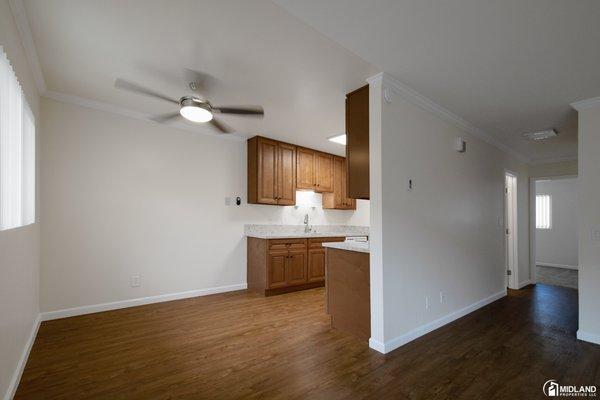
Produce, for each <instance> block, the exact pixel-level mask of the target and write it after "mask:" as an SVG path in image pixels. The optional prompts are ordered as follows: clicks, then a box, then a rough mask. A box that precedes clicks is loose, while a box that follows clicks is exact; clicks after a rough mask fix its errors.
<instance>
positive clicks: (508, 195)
mask: <svg viewBox="0 0 600 400" xmlns="http://www.w3.org/2000/svg"><path fill="white" fill-rule="evenodd" d="M504 201H505V202H504V210H505V226H504V237H505V249H506V286H507V287H510V288H512V289H517V288H518V271H517V267H518V249H517V246H518V243H517V178H516V176H513V175H511V174H508V173H507V174H506V181H505V189H504Z"/></svg>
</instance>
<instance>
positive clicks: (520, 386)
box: [15, 285, 600, 400]
mask: <svg viewBox="0 0 600 400" xmlns="http://www.w3.org/2000/svg"><path fill="white" fill-rule="evenodd" d="M323 309H324V291H323V289H322V288H320V289H312V290H308V291H304V292H296V293H290V294H285V295H281V296H274V297H268V298H265V297H260V296H257V295H253V294H248V293H246V292H233V293H226V294H219V295H214V296H207V297H198V298H194V299H186V300H179V301H173V302H168V303H160V304H153V305H147V306H142V307H135V308H129V309H123V310H117V311H110V312H104V313H98V314H91V315H86V316H80V317H73V318H67V319H62V320H55V321H48V322H44V323H42V325H41V327H40V330H39V333H38V336H37V338H36V341H35V344H34V346H33V350H32V352H31V355H30V358H29V361H28V363H27V367H26V369H25V372H24V374H23V378H22V379H21V384H20V386H19V388H18V391H17V394H16V396H15V398H16V399H70V400H73V399H537V398H540V399H543V398H545V396H544V395H543V394H542V389H541V388H542V385H543V383H544V382H545V381H546V380H548V379H557V380H558V381H559V382H560V383H562V384H573V385H583V384H585V385H591V384H595V385H600V346H597V345H593V344H589V343H585V342H581V341H577V340H576V339H575V333H576V330H577V291H575V290H573V289H568V288H562V287H555V286H545V285H537V286H531V287H528V288H526V289H522V290H520V291H510V292H509V295H508V296H507V297H506V298H503V299H501V300H498V301H496V302H495V303H492V304H490V305H488V306H487V307H485V308H482V309H480V310H478V311H476V312H474V313H472V314H470V315H468V316H466V317H464V318H461V319H460V320H457V321H455V322H454V323H452V324H450V325H447V326H445V327H443V328H441V329H439V330H437V331H434V332H432V333H431V334H429V335H426V336H424V337H422V338H420V339H418V340H416V341H414V342H412V343H409V344H407V345H406V346H403V347H401V348H400V349H398V350H396V351H394V352H392V353H390V354H387V355H381V354H379V353H377V352H375V351H373V350H370V349H369V348H368V346H367V344H366V343H365V342H361V341H358V340H356V339H354V338H353V337H351V336H349V335H346V334H343V333H341V332H338V331H335V330H332V329H330V327H329V319H328V317H327V315H326V314H325V313H324V312H323Z"/></svg>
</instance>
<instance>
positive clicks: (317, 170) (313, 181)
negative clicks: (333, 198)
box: [296, 147, 333, 193]
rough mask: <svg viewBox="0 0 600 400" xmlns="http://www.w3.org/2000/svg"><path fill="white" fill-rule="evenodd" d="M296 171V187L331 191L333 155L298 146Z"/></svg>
mask: <svg viewBox="0 0 600 400" xmlns="http://www.w3.org/2000/svg"><path fill="white" fill-rule="evenodd" d="M296 171H297V172H296V173H297V175H296V177H297V180H296V187H297V188H298V189H304V190H314V191H315V192H320V193H326V192H331V191H333V155H331V154H327V153H321V152H319V151H316V150H311V149H306V148H302V147H299V148H298V152H297V162H296Z"/></svg>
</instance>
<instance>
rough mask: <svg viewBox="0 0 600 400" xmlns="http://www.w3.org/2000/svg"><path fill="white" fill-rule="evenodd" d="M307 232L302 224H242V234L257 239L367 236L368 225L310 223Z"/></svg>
mask: <svg viewBox="0 0 600 400" xmlns="http://www.w3.org/2000/svg"><path fill="white" fill-rule="evenodd" d="M310 228H311V230H310V231H309V232H306V231H305V226H304V225H244V234H245V235H246V236H248V237H254V238H259V239H288V238H289V239H292V238H293V239H295V238H319V237H349V236H368V235H369V227H368V226H352V225H311V226H310Z"/></svg>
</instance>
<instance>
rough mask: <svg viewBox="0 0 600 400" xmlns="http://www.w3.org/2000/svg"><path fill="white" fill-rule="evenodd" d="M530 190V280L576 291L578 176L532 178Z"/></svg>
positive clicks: (577, 271) (577, 263)
mask: <svg viewBox="0 0 600 400" xmlns="http://www.w3.org/2000/svg"><path fill="white" fill-rule="evenodd" d="M530 190H531V196H532V198H531V200H530V204H531V218H532V220H531V249H532V251H531V258H532V260H531V261H532V262H531V276H532V278H533V281H534V282H536V283H542V284H546V285H554V286H563V287H568V288H572V289H577V288H578V286H579V276H578V275H579V226H578V220H577V210H578V188H577V176H573V175H569V176H560V177H548V178H532V180H531V189H530Z"/></svg>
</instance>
